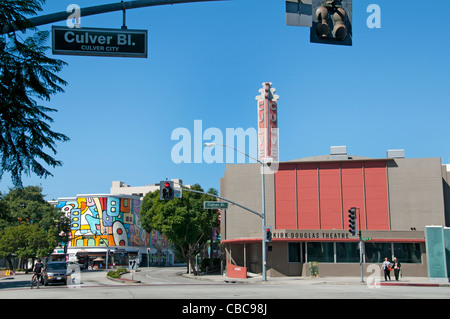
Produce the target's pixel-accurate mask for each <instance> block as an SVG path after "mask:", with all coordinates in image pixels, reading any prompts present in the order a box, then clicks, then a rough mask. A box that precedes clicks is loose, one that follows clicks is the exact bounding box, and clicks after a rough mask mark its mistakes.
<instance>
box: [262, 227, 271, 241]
mask: <svg viewBox="0 0 450 319" xmlns="http://www.w3.org/2000/svg"><path fill="white" fill-rule="evenodd" d="M264 240H265V242H266V243H270V242H271V241H272V226H266V227H265V232H264Z"/></svg>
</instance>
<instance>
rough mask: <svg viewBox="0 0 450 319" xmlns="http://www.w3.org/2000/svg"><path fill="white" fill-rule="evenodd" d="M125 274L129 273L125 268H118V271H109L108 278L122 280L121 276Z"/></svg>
mask: <svg viewBox="0 0 450 319" xmlns="http://www.w3.org/2000/svg"><path fill="white" fill-rule="evenodd" d="M125 272H127V270H126V269H125V268H117V269H116V270H110V271H108V274H107V276H108V277H111V278H120V276H121V275H122V274H123V273H125Z"/></svg>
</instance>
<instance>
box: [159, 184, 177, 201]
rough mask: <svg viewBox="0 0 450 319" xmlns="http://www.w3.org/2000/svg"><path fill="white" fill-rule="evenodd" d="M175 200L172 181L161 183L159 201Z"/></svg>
mask: <svg viewBox="0 0 450 319" xmlns="http://www.w3.org/2000/svg"><path fill="white" fill-rule="evenodd" d="M174 198H175V191H174V189H173V182H172V181H161V182H160V183H159V199H161V200H171V199H174Z"/></svg>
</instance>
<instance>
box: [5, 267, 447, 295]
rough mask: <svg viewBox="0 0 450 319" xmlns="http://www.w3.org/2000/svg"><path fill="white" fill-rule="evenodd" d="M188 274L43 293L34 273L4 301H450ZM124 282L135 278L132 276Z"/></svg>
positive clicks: (419, 289)
mask: <svg viewBox="0 0 450 319" xmlns="http://www.w3.org/2000/svg"><path fill="white" fill-rule="evenodd" d="M183 271H184V268H150V269H148V268H143V269H141V271H139V272H137V273H136V274H135V275H134V276H133V279H135V280H140V281H141V283H137V284H136V283H134V284H131V283H121V282H115V281H111V280H109V279H107V278H106V272H105V271H94V272H82V273H81V283H80V285H75V286H56V285H55V286H48V287H42V288H41V289H39V290H38V289H30V288H29V286H28V284H29V280H30V275H18V276H15V277H14V279H2V280H0V299H36V298H51V299H79V298H83V299H99V298H102V299H105V298H108V299H184V300H195V299H241V300H242V299H245V300H257V299H292V298H301V299H353V298H357V299H403V298H404V299H428V298H432V299H450V288H449V287H423V286H389V287H385V286H381V287H380V288H369V287H367V285H365V284H362V283H360V282H358V281H357V280H355V282H339V281H336V282H326V281H323V280H297V281H292V282H290V283H286V282H275V281H271V282H269V283H267V284H262V283H259V284H245V283H225V282H224V281H223V280H222V279H221V278H220V277H219V276H218V277H216V280H199V279H193V278H187V277H184V276H181V275H179V273H181V272H183ZM124 278H129V279H131V276H130V274H127V275H125V276H124ZM203 279H204V278H203ZM70 287H72V288H70ZM74 287H76V288H74Z"/></svg>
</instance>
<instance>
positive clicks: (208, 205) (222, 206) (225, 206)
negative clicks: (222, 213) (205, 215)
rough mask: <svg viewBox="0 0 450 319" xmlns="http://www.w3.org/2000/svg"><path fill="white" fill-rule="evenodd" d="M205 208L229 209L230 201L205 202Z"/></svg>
mask: <svg viewBox="0 0 450 319" xmlns="http://www.w3.org/2000/svg"><path fill="white" fill-rule="evenodd" d="M203 208H204V209H228V203H224V202H212V201H211V202H208V201H206V202H203Z"/></svg>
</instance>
